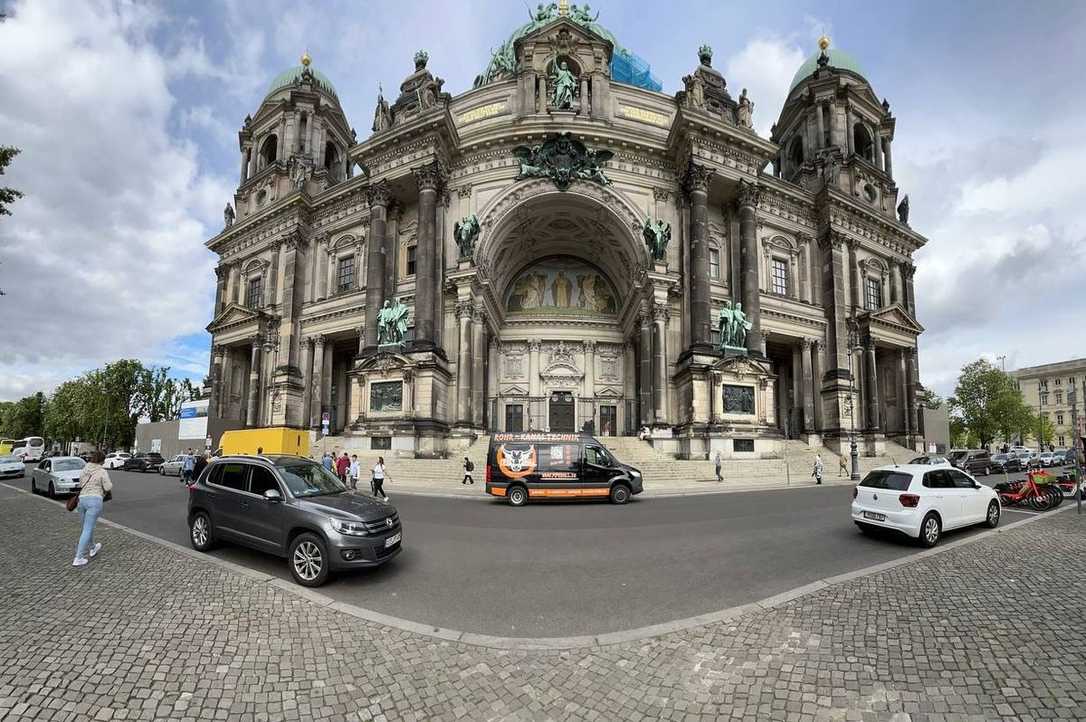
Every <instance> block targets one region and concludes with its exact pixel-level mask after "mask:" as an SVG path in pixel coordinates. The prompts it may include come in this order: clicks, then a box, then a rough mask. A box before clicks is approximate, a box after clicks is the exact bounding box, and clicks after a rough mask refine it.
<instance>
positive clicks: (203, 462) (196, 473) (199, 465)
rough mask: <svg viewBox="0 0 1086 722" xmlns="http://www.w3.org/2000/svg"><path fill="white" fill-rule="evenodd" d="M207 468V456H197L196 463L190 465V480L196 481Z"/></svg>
mask: <svg viewBox="0 0 1086 722" xmlns="http://www.w3.org/2000/svg"><path fill="white" fill-rule="evenodd" d="M206 468H207V454H206V453H204V454H197V455H196V462H195V463H194V464H193V465H192V480H193V481H197V480H198V479H199V478H200V474H202V473H204V469H206Z"/></svg>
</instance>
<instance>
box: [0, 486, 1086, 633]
mask: <svg viewBox="0 0 1086 722" xmlns="http://www.w3.org/2000/svg"><path fill="white" fill-rule="evenodd" d="M0 486H5V487H7V488H9V489H11V490H13V491H17V492H19V493H21V494H27V495H29V496H31V497H32V498H34V499H40V500H41V501H44V502H47V503H50V504H56V505H57V506H60V507H61V508H63V507H64V504H63V502H61V501H56V500H53V499H47V498H45V497H40V496H35V495H33V494H31V493H30V491H29V490H28V489H20V488H19V487H16V486H12V485H10V484H6V483H4V482H0ZM1072 508H1074V505H1073V504H1072V505H1068V506H1061V507H1060V508H1058V509H1053V510H1051V511H1049V512H1045V513H1036V512H1015V513H1025V514H1030V516H1029V517H1027V518H1026V519H1020V520H1019V521H1014V522H1011V523H1010V524H1006V525H1000V526H998V527H996V528H995V529H993V530H991V531H992V532H994V533H995V534H1002V533H1003V532H1005V531H1009V530H1011V529H1014V528H1016V527H1019V526H1023V525H1025V524H1032V523H1035V522H1038V521H1041V520H1043V519H1047V518H1049V517H1051V516H1054V515H1056V514H1059V513H1061V512H1065V511H1068V510H1069V509H1072ZM100 521H101V522H102V523H103V524H105V525H107V526H110V527H113V528H115V529H119V530H121V531H125V532H128V533H129V534H133V535H135V536H138V537H140V538H141V539H145V540H147V541H149V542H152V543H154V544H160V545H162V546H164V547H169V548H170V549H173V550H174V551H176V552H178V553H180V554H183V555H184V556H186V557H190V558H193V559H198V560H202V561H204V562H206V563H208V564H213V565H216V566H219V567H221V568H223V569H227V570H229V571H233V572H238V573H239V574H242V575H244V576H246V577H248V578H250V579H252V580H255V581H259V582H265V583H268V584H269V585H270V586H274V587H276V589H278V590H279V591H281V592H284V593H286V594H292V595H294V596H296V597H299V598H301V599H305V600H307V601H309V602H312V603H315V604H317V605H318V606H320V607H323V608H326V609H331V610H335V611H337V612H340V613H342V614H347V615H349V616H352V617H355V618H356V619H362V620H365V621H368V622H374V623H376V624H382V625H384V626H387V627H393V628H395V629H399V630H402V631H405V632H414V633H416V634H421V635H424V636H427V637H433V638H435V639H442V640H446V641H452V642H463V643H464V644H470V645H473V646H476V647H488V648H493V649H508V650H516V651H532V650H558V649H584V648H591V647H603V646H606V645H611V644H621V643H625V642H634V641H640V640H645V639H649V638H652V637H659V636H662V635H665V634H672V633H674V632H680V631H684V630H687V629H692V628H694V627H702V626H705V625H707V624H713V623H715V622H721V621H725V620H731V619H735V618H737V617H740V616H742V615H744V614H748V613H752V612H766V611H769V610H771V609H773V608H775V607H779V606H781V605H782V604H787V603H788V602H791V601H793V600H795V599H798V598H800V597H803V596H806V595H808V594H814V593H816V592H819V591H821V590H823V589H826V588H827V587H831V586H833V585H835V584H843V583H845V582H849V581H852V580H854V579H859V578H861V577H867V576H871V575H873V574H878V573H879V572H884V571H887V570H889V569H894V568H896V567H900V566H904V565H906V564H914V563H916V562H918V561H922V560H925V559H928V558H930V557H933V556H938V555H939V554H944V553H946V552H948V551H950V550H952V549H957V548H958V547H961V546H965V545H967V544H974V543H976V542H978V541H981V540H983V539H989V538H991V537H990V536H989V535H988V534H974V535H973V536H970V537H966V538H964V539H955V540H954V541H951V542H943V543H941V544H940V545H939V546H937V547H934V548H932V549H926V550H924V551H921V552H917V553H915V554H910V555H908V556H905V557H901V558H899V559H892V560H890V561H888V562H882V563H881V564H874V565H871V566H867V567H864V568H862V569H856V570H854V571H851V572H846V573H844V574H838V575H835V576H830V577H826V578H824V579H819V580H816V581H814V582H810V583H809V584H804V585H802V586H799V587H793V588H792V589H790V590H787V591H784V592H781V593H779V594H774V595H773V596H770V597H765V598H764V599H761V600H759V601H756V602H751V603H749V604H741V605H738V606H734V607H727V608H725V609H720V610H718V611H715V612H707V613H705V614H699V615H697V616H694V617H686V618H684V619H676V620H674V621H671V622H662V623H660V624H652V625H649V626H645V627H637V628H635V629H627V630H624V631H621V632H608V633H605V634H595V635H582V636H577V637H496V636H490V635H486V634H477V633H475V632H464V631H460V630H456V629H445V628H443V627H435V626H433V625H429V624H423V623H421V622H413V621H411V620H410V619H402V618H400V617H393V616H391V615H388V614H383V613H382V612H377V611H374V610H372V609H366V608H365V607H360V606H357V605H355V604H348V603H346V602H338V601H335V600H334V599H332V598H331V597H328V596H325V595H324V594H321V593H319V592H316V591H314V590H312V589H307V588H305V587H302V586H299V585H296V584H292V583H291V582H289V581H287V580H284V579H280V578H278V577H273V576H272V575H270V574H265V573H264V572H258V571H256V570H254V569H249V568H248V567H245V566H242V565H240V564H235V563H234V562H229V561H226V560H225V559H219V558H218V557H213V556H210V555H207V554H204V553H202V552H198V551H196V550H195V549H190V548H188V547H184V546H181V545H180V544H175V543H174V542H171V541H166V540H165V539H159V538H158V537H155V536H151V535H150V534H147V533H145V532H141V531H138V530H136V529H132V528H131V527H127V526H125V525H123V524H118V523H117V522H114V521H110V520H108V519H100Z"/></svg>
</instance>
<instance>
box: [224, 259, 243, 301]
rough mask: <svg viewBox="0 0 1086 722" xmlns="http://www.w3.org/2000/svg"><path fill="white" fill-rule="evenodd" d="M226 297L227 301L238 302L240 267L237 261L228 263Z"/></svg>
mask: <svg viewBox="0 0 1086 722" xmlns="http://www.w3.org/2000/svg"><path fill="white" fill-rule="evenodd" d="M226 298H227V302H228V303H240V301H239V299H240V298H241V269H240V268H239V267H238V264H237V263H231V264H230V280H229V281H227V286H226Z"/></svg>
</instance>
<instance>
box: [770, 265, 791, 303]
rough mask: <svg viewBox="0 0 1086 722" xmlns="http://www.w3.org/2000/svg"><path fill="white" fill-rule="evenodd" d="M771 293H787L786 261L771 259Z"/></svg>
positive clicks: (783, 294)
mask: <svg viewBox="0 0 1086 722" xmlns="http://www.w3.org/2000/svg"><path fill="white" fill-rule="evenodd" d="M773 293H779V294H780V295H782V296H787V295H788V261H782V260H781V259H779V258H774V259H773Z"/></svg>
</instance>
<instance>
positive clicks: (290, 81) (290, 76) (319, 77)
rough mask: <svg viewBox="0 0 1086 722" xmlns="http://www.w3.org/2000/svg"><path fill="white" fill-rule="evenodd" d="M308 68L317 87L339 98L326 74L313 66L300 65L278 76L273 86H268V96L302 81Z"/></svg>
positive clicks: (272, 82) (272, 83)
mask: <svg viewBox="0 0 1086 722" xmlns="http://www.w3.org/2000/svg"><path fill="white" fill-rule="evenodd" d="M307 58H308V56H307ZM306 67H308V68H309V72H310V73H312V75H313V80H315V81H316V82H317V85H319V86H320V87H321V88H323V89H324V90H326V91H327V92H329V93H331V94H332V95H334V96H335V97H337V98H338V97H339V96H338V95H336V88H335V86H333V85H332V81H331V80H329V79H328V77H327V76H326V75H325V74H324V73H322V72H321V71H319V70H317V69H316V68H314V67H313V66H312V65H308V66H307V65H298V66H295V67H293V68H291V69H289V70H284V71H283V72H281V73H279V75H276V76H275V79H274V80H272V81H271V85H269V86H268V95H271V94H272V93H274V92H275V91H277V90H279V89H280V88H286V87H289V86H291V85H294V83H296V82H299V81H301V79H302V72H303V71H305V69H306Z"/></svg>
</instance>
